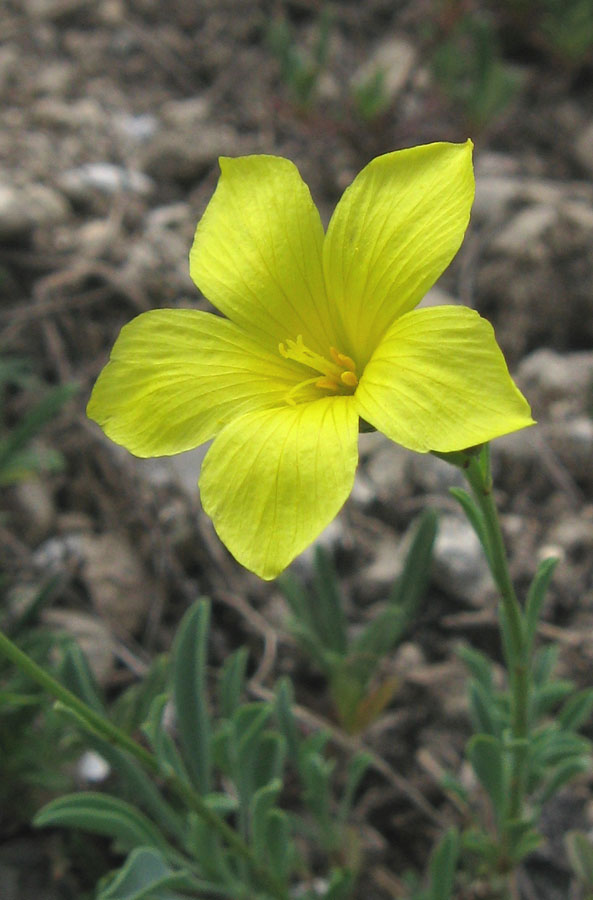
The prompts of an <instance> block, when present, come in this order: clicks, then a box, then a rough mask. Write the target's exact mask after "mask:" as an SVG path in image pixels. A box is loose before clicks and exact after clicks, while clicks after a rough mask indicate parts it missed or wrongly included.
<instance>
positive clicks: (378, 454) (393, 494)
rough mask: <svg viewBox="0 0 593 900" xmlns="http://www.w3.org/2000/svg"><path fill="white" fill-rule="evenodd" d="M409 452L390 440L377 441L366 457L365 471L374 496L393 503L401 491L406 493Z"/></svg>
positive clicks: (407, 489) (407, 490)
mask: <svg viewBox="0 0 593 900" xmlns="http://www.w3.org/2000/svg"><path fill="white" fill-rule="evenodd" d="M410 458H411V454H410V452H409V450H405V449H404V448H403V447H400V446H399V445H398V444H394V443H392V442H391V441H386V440H385V442H383V441H379V446H378V447H377V449H375V450H374V451H373V452H372V453H371V454H370V455H369V457H368V459H367V461H366V466H365V471H366V474H367V477H368V478H369V480H370V482H371V484H372V485H373V488H374V491H375V496H376V498H377V499H378V500H380V501H382V502H385V503H395V502H396V500H397V498H398V497H401V495H402V493H405V494H408V493H409V488H408V474H407V473H408V466H409V463H410Z"/></svg>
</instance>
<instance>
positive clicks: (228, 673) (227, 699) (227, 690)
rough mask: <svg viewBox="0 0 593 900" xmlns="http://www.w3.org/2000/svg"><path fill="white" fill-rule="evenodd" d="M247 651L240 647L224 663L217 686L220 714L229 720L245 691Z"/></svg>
mask: <svg viewBox="0 0 593 900" xmlns="http://www.w3.org/2000/svg"><path fill="white" fill-rule="evenodd" d="M248 658H249V651H248V650H247V648H246V647H240V648H239V649H238V650H237V651H236V652H235V653H232V654H231V655H230V656H229V657H227V659H225V661H224V665H223V667H222V671H221V673H220V681H219V684H218V695H219V703H220V714H221V716H223V717H224V718H225V719H230V718H231V716H232V715H233V713H234V712H235V711H236V710H237V708H238V707H239V704H240V703H241V695H242V694H243V691H244V690H245V672H246V669H247V660H248Z"/></svg>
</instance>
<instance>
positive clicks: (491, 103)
mask: <svg viewBox="0 0 593 900" xmlns="http://www.w3.org/2000/svg"><path fill="white" fill-rule="evenodd" d="M432 68H433V72H434V76H435V80H436V82H437V84H438V86H439V88H440V89H441V90H443V91H444V92H445V94H446V95H447V96H448V97H449V98H450V99H451V100H452V101H453V102H454V103H455V104H457V105H459V106H461V108H462V109H463V111H464V114H465V116H466V118H467V119H468V120H469V121H470V122H471V123H472V126H473V127H474V128H483V127H484V126H485V125H486V124H488V123H489V122H490V121H492V120H493V119H495V118H496V117H497V116H499V115H500V114H501V113H502V112H503V111H504V110H505V109H506V107H507V106H508V105H509V103H510V102H511V100H512V99H513V97H514V96H515V94H516V93H517V90H518V88H519V79H518V76H517V75H516V73H515V72H513V71H512V70H511V69H510V68H509V66H508V65H507V64H506V63H505V62H504V61H503V60H502V57H501V53H500V50H499V43H498V38H497V34H496V31H495V29H494V27H493V25H492V23H491V22H490V20H489V19H487V18H485V17H483V16H481V15H479V14H477V13H473V14H469V15H463V16H461V17H460V18H459V19H458V20H457V21H456V22H455V24H454V25H453V26H452V27H451V28H450V30H449V31H448V32H447V33H445V34H443V35H442V36H441V37H440V39H439V42H438V45H437V47H436V50H435V51H434V54H433V56H432Z"/></svg>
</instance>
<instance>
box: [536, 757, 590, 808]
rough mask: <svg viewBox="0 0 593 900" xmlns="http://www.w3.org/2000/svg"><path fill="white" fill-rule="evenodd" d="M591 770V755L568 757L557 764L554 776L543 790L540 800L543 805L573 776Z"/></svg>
mask: <svg viewBox="0 0 593 900" xmlns="http://www.w3.org/2000/svg"><path fill="white" fill-rule="evenodd" d="M590 770H591V760H590V758H589V756H581V757H577V758H576V759H568V760H566V761H565V762H563V763H560V765H558V766H557V768H556V770H555V772H554V774H553V775H552V777H551V778H550V779H549V780H548V781H547V783H546V784H545V786H544V789H543V790H542V792H541V794H540V797H539V801H540V803H541V804H542V805H543V804H544V803H547V801H548V800H550V798H551V797H553V796H554V794H557V793H558V791H559V790H560V788H562V787H564V785H565V784H568V783H569V782H570V781H572V780H573V778H576V777H577V776H578V775H582V774H584V773H585V772H589V771H590Z"/></svg>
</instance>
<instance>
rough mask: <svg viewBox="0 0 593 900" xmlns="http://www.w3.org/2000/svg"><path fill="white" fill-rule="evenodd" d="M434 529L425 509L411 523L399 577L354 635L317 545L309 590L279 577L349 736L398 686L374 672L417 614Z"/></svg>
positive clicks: (299, 633) (297, 629) (294, 623)
mask: <svg viewBox="0 0 593 900" xmlns="http://www.w3.org/2000/svg"><path fill="white" fill-rule="evenodd" d="M436 529H437V519H436V514H435V513H434V512H433V511H432V510H427V511H426V512H424V513H423V514H422V515H421V516H420V518H419V520H418V522H417V523H416V524H415V525H414V526H413V536H412V540H411V542H410V546H409V550H408V553H407V556H406V559H405V560H404V563H403V567H402V572H401V575H400V576H399V578H398V579H397V580H396V582H395V584H394V585H393V588H392V589H391V592H390V594H389V596H388V598H387V602H386V604H385V608H384V609H383V610H382V612H381V613H380V614H379V615H378V616H376V618H375V619H373V620H372V621H371V622H369V623H368V624H367V625H366V626H365V627H364V628H363V629H362V630H361V631H360V632H359V633H358V634H357V635H355V636H353V635H351V634H350V633H349V630H348V627H347V622H346V619H345V615H344V601H343V598H342V596H341V591H340V583H339V579H338V576H337V573H336V570H335V568H334V565H333V563H332V560H331V557H330V556H329V554H328V553H327V552H326V551H325V550H324V549H323V548H322V547H321V546H319V545H318V546H317V547H316V550H315V569H314V577H313V584H312V589H311V590H308V589H307V588H305V587H304V585H303V584H301V583H300V582H299V581H298V580H297V579H296V578H295V577H294V576H291V575H286V576H284V577H283V578H282V579H281V580H280V586H281V589H282V591H283V593H284V596H285V597H286V599H287V601H288V604H289V606H290V610H291V613H292V619H291V621H290V629H291V631H292V632H293V634H294V635H295V637H296V638H297V640H298V641H299V643H300V644H301V646H302V647H303V648H304V649H305V651H306V652H307V653H308V654H309V655H310V656H311V658H312V659H313V660H314V662H315V663H316V664H317V665H318V666H319V668H320V669H321V670H322V671H323V672H324V674H325V675H326V677H327V679H328V683H329V689H330V693H331V696H332V700H333V703H334V706H335V709H336V713H337V716H338V720H339V722H340V724H341V725H342V727H343V728H344V729H345V730H346V731H348V732H350V733H351V734H355V733H358V732H360V731H363V730H364V729H365V728H366V727H367V726H368V725H369V724H370V723H371V722H372V721H374V719H376V718H377V716H379V715H380V713H381V712H382V710H383V709H384V708H385V707H386V706H387V704H388V703H389V702H390V700H391V699H392V697H393V694H394V692H395V690H396V688H397V685H396V682H395V680H394V679H393V678H387V679H383V680H381V679H377V675H378V672H379V669H380V666H381V663H382V661H383V660H384V659H385V657H386V656H387V654H389V653H390V652H391V651H392V650H393V648H394V647H396V646H397V644H398V643H399V642H400V641H401V639H402V637H403V635H404V634H405V632H406V629H407V628H408V627H409V625H410V623H411V622H412V620H413V618H414V616H415V615H416V613H417V610H418V606H419V604H420V601H421V599H422V596H423V594H424V591H425V588H426V585H427V582H428V578H429V574H430V561H431V555H432V547H433V544H434V539H435V536H436Z"/></svg>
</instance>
